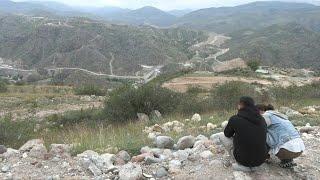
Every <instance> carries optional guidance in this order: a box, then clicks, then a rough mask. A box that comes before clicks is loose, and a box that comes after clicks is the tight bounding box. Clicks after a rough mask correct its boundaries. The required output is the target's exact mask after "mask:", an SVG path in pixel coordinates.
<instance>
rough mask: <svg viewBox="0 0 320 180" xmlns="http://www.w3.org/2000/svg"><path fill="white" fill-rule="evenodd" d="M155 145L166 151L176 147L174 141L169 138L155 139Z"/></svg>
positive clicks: (160, 137)
mask: <svg viewBox="0 0 320 180" xmlns="http://www.w3.org/2000/svg"><path fill="white" fill-rule="evenodd" d="M155 145H156V146H157V147H158V148H166V149H172V148H173V145H174V141H173V139H172V138H171V137H169V136H158V137H157V138H156V139H155Z"/></svg>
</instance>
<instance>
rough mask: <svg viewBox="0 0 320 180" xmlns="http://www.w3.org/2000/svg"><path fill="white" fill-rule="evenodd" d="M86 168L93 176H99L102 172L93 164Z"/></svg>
mask: <svg viewBox="0 0 320 180" xmlns="http://www.w3.org/2000/svg"><path fill="white" fill-rule="evenodd" d="M88 170H89V171H90V172H91V173H92V174H93V175H94V176H100V175H101V174H102V171H101V170H100V169H99V168H98V167H97V166H96V165H94V164H92V163H91V164H90V165H89V167H88Z"/></svg>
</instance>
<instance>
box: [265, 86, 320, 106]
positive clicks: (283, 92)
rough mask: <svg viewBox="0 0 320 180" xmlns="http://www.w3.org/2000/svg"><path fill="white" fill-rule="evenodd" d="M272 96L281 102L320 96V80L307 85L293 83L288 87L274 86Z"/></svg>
mask: <svg viewBox="0 0 320 180" xmlns="http://www.w3.org/2000/svg"><path fill="white" fill-rule="evenodd" d="M271 93H272V96H273V97H274V98H275V99H276V100H277V101H279V102H280V103H283V104H284V103H290V102H293V101H296V100H302V99H310V98H320V82H316V83H313V84H309V85H305V86H300V87H299V86H296V85H291V86H288V87H286V88H283V87H274V88H272V89H271Z"/></svg>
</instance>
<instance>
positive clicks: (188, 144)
mask: <svg viewBox="0 0 320 180" xmlns="http://www.w3.org/2000/svg"><path fill="white" fill-rule="evenodd" d="M195 141H196V139H195V137H193V136H184V137H182V138H180V139H179V140H178V143H177V148H178V149H180V150H183V149H186V148H192V147H193V145H194V143H195Z"/></svg>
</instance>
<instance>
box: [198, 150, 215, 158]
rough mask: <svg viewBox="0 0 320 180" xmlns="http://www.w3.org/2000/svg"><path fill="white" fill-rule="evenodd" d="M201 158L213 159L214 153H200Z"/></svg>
mask: <svg viewBox="0 0 320 180" xmlns="http://www.w3.org/2000/svg"><path fill="white" fill-rule="evenodd" d="M200 157H201V158H203V159H212V158H213V153H212V152H211V151H208V150H207V151H203V152H202V153H200Z"/></svg>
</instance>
